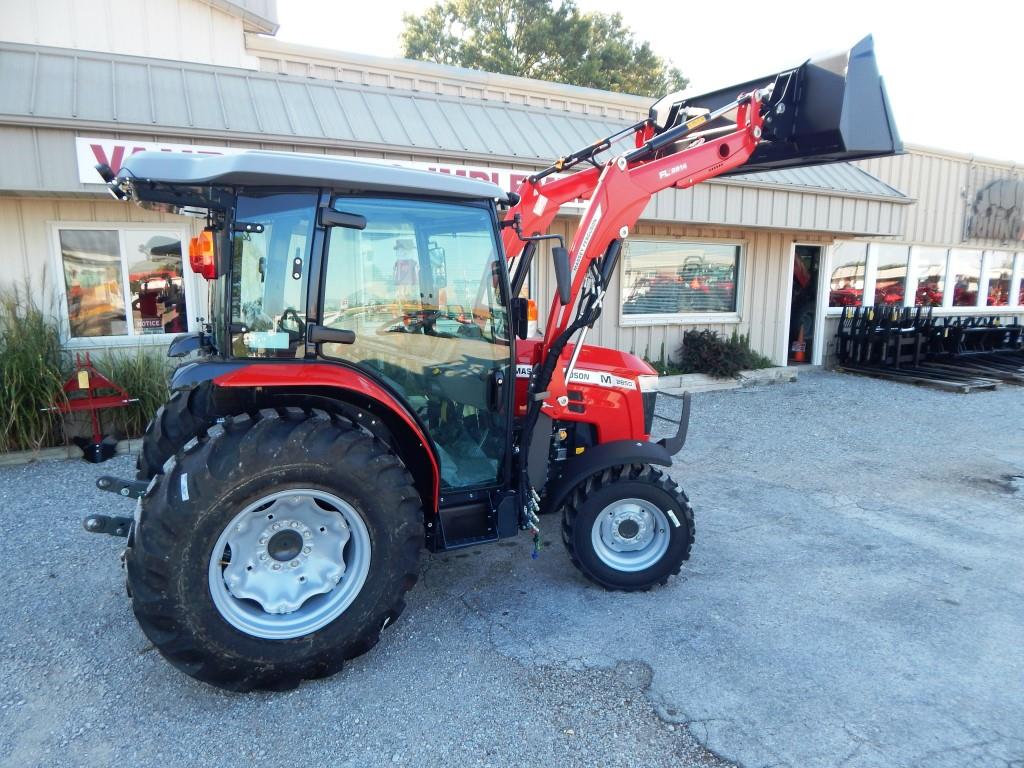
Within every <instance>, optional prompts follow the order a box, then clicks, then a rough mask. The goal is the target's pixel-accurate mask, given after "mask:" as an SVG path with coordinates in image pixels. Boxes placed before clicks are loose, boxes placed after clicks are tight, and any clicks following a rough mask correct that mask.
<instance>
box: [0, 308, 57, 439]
mask: <svg viewBox="0 0 1024 768" xmlns="http://www.w3.org/2000/svg"><path fill="white" fill-rule="evenodd" d="M65 363H66V361H65V357H64V353H63V351H62V350H61V341H60V326H59V324H58V323H57V321H56V320H55V319H54V318H52V317H49V316H47V315H46V313H45V312H44V311H43V310H42V309H41V308H40V307H39V306H38V305H37V304H36V303H35V301H34V300H33V299H32V298H31V293H30V292H29V291H28V290H27V289H21V290H19V289H18V288H12V289H7V290H4V291H2V292H0V451H19V450H34V451H37V450H39V449H40V448H45V447H47V446H52V445H59V444H61V443H63V442H64V440H63V436H62V433H61V416H60V414H59V413H57V412H54V411H48V410H46V409H48V408H50V407H51V406H54V405H57V404H59V403H60V402H61V401H63V400H64V392H63V389H62V385H63V384H64V378H65V372H66V370H67V366H66V364H65Z"/></svg>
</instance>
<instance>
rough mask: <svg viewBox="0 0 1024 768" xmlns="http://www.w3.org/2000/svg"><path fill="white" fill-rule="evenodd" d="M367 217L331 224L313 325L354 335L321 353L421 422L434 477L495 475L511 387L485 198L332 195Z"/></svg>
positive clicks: (344, 208) (343, 207) (501, 290)
mask: <svg viewBox="0 0 1024 768" xmlns="http://www.w3.org/2000/svg"><path fill="white" fill-rule="evenodd" d="M332 207H333V208H334V209H335V210H336V211H339V212H343V213H346V214H352V215H353V219H354V220H357V221H358V220H359V219H358V217H362V218H363V219H365V223H366V225H365V228H362V229H357V228H351V227H341V226H336V227H333V228H332V229H331V230H330V231H329V237H328V242H327V246H326V249H325V261H326V263H325V265H324V267H323V271H322V274H323V275H324V277H323V281H322V283H323V284H322V299H321V304H320V306H321V318H322V321H321V322H322V325H323V326H325V327H327V328H331V329H337V330H345V331H350V332H351V333H352V334H353V335H354V338H352V337H351V336H350V337H349V338H352V341H351V343H344V344H342V343H325V344H321V345H320V350H321V351H320V354H322V355H323V356H324V357H326V358H333V359H340V360H344V361H346V362H348V363H351V364H354V365H357V366H359V367H361V368H363V369H364V370H366V371H367V372H368V373H370V374H371V375H372V376H374V377H375V378H376V379H377V380H379V381H381V382H382V383H384V384H385V385H386V386H388V387H389V388H390V389H391V390H392V391H394V392H395V393H396V394H397V395H399V396H400V397H401V398H402V399H403V400H404V401H405V402H406V403H407V404H408V405H409V407H410V408H411V410H413V411H414V412H415V413H416V414H417V415H418V416H419V418H420V419H421V420H422V422H423V423H424V424H425V425H426V426H427V429H428V432H429V434H430V436H431V438H432V439H433V441H434V444H435V446H436V447H437V451H438V454H439V457H440V464H441V483H442V487H443V488H446V489H450V490H468V489H473V488H484V487H494V486H497V485H501V484H504V479H505V477H506V460H505V459H506V453H507V451H508V449H509V438H510V426H511V396H512V386H511V383H512V378H511V376H510V374H511V372H512V353H513V350H512V341H511V334H510V331H509V317H508V310H507V306H508V302H507V298H506V297H507V295H508V278H507V273H506V268H505V263H504V260H503V259H502V258H501V256H500V253H501V251H500V250H499V245H498V241H497V238H496V237H495V218H494V212H493V210H492V209H491V208H490V207H489V206H487V205H484V204H474V203H455V202H446V201H436V200H419V199H402V198H385V197H380V198H374V197H340V198H337V199H336V200H335V201H334V203H333V204H332Z"/></svg>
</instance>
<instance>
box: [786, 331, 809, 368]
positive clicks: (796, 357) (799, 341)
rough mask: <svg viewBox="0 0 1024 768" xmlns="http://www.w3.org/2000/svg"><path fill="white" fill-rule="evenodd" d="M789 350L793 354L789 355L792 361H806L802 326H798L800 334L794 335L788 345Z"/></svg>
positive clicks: (805, 345)
mask: <svg viewBox="0 0 1024 768" xmlns="http://www.w3.org/2000/svg"><path fill="white" fill-rule="evenodd" d="M789 350H790V352H792V353H793V354H792V355H790V357H791V358H792V359H793V362H794V363H803V362H806V361H807V343H806V342H805V341H804V327H803V325H801V326H800V334H799V335H798V336H797V337H796V341H794V342H793V343H792V344H791V345H790V347H789Z"/></svg>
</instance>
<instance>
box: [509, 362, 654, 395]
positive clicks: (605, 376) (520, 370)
mask: <svg viewBox="0 0 1024 768" xmlns="http://www.w3.org/2000/svg"><path fill="white" fill-rule="evenodd" d="M531 373H533V366H532V365H523V364H519V365H517V366H516V378H517V379H528V378H530V374H531ZM569 381H570V382H577V383H579V384H593V385H595V386H598V387H608V388H610V389H636V382H635V381H633V380H632V379H626V378H623V377H622V376H616V375H615V374H614V373H608V372H606V371H585V370H582V369H580V368H576V369H575V370H574V371H573V372H572V374H571V375H570V376H569Z"/></svg>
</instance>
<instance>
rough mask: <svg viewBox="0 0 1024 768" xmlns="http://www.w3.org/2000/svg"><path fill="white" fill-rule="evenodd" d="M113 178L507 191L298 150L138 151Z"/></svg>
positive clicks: (471, 194) (454, 193) (470, 193)
mask: <svg viewBox="0 0 1024 768" xmlns="http://www.w3.org/2000/svg"><path fill="white" fill-rule="evenodd" d="M117 176H118V178H119V179H129V180H133V181H134V180H147V181H161V182H166V183H169V184H184V185H187V186H202V185H207V184H209V185H226V186H275V185H285V186H307V187H314V186H329V187H332V188H334V189H336V190H340V189H345V190H353V191H360V192H361V191H370V192H384V193H397V194H429V195H436V196H438V197H458V198H473V199H480V198H489V199H504V198H505V197H506V193H505V190H503V189H501V187H499V186H498V185H497V184H492V183H490V182H488V181H478V180H476V179H468V178H464V177H462V176H449V175H447V174H442V173H430V172H428V171H416V170H411V169H409V168H399V167H397V166H393V165H380V164H376V163H374V164H371V163H361V162H359V161H358V160H345V159H342V158H337V157H326V156H323V155H305V154H302V153H300V152H260V151H249V152H240V153H238V154H233V155H186V154H182V153H178V152H175V153H171V154H169V153H165V152H139V153H137V154H134V155H132V156H131V157H129V158H128V159H127V160H125V161H124V163H123V164H122V165H121V169H120V171H119V172H118V174H117Z"/></svg>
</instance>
